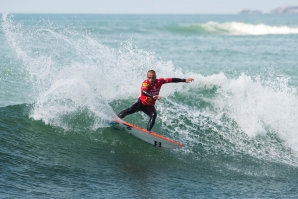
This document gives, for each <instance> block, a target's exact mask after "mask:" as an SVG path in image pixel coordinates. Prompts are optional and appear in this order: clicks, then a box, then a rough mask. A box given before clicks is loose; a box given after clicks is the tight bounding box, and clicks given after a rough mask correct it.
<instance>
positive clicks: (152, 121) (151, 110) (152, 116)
mask: <svg viewBox="0 0 298 199" xmlns="http://www.w3.org/2000/svg"><path fill="white" fill-rule="evenodd" d="M142 111H143V112H144V113H146V114H147V115H148V116H149V117H150V120H149V122H148V124H147V130H148V131H151V129H152V127H153V126H154V124H155V119H156V116H157V113H156V109H155V107H154V106H142Z"/></svg>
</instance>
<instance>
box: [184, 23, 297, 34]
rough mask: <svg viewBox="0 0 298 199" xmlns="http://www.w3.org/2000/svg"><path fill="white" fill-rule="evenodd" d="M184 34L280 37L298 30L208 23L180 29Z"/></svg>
mask: <svg viewBox="0 0 298 199" xmlns="http://www.w3.org/2000/svg"><path fill="white" fill-rule="evenodd" d="M178 29H179V30H180V31H182V32H183V31H184V32H206V33H215V34H227V35H269V34H271V35H280V34H285V35H287V34H298V28H293V27H289V26H270V25H265V24H248V23H242V22H225V23H218V22H208V23H204V24H188V25H182V26H180V27H179V28H178Z"/></svg>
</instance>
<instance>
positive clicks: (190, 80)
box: [185, 78, 194, 83]
mask: <svg viewBox="0 0 298 199" xmlns="http://www.w3.org/2000/svg"><path fill="white" fill-rule="evenodd" d="M192 81H194V79H193V78H188V79H186V80H185V82H186V83H189V82H192Z"/></svg>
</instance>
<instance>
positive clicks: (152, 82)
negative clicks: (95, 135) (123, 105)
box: [118, 70, 194, 131]
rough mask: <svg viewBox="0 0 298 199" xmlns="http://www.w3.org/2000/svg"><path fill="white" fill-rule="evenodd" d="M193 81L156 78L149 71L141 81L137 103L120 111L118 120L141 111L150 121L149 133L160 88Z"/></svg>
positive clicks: (153, 120) (151, 71) (154, 74)
mask: <svg viewBox="0 0 298 199" xmlns="http://www.w3.org/2000/svg"><path fill="white" fill-rule="evenodd" d="M192 81H194V79H193V78H188V79H180V78H156V73H155V71H154V70H149V71H148V72H147V79H146V80H144V81H143V83H142V87H141V95H140V97H139V98H138V101H137V102H136V103H134V104H133V105H132V106H131V107H130V108H127V109H125V110H123V111H121V112H120V113H119V114H118V117H119V118H121V119H122V118H124V117H125V116H127V115H129V114H132V113H135V112H138V111H143V112H144V113H145V114H147V115H148V116H149V117H150V120H149V122H148V124H147V130H148V131H151V129H152V127H153V126H154V123H155V119H156V116H157V113H156V109H155V107H154V105H155V102H156V100H159V99H160V98H161V96H160V95H159V92H160V89H161V86H162V85H163V84H166V83H177V82H185V83H190V82H192Z"/></svg>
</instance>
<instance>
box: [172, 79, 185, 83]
mask: <svg viewBox="0 0 298 199" xmlns="http://www.w3.org/2000/svg"><path fill="white" fill-rule="evenodd" d="M172 82H173V83H178V82H186V79H180V78H172Z"/></svg>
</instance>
